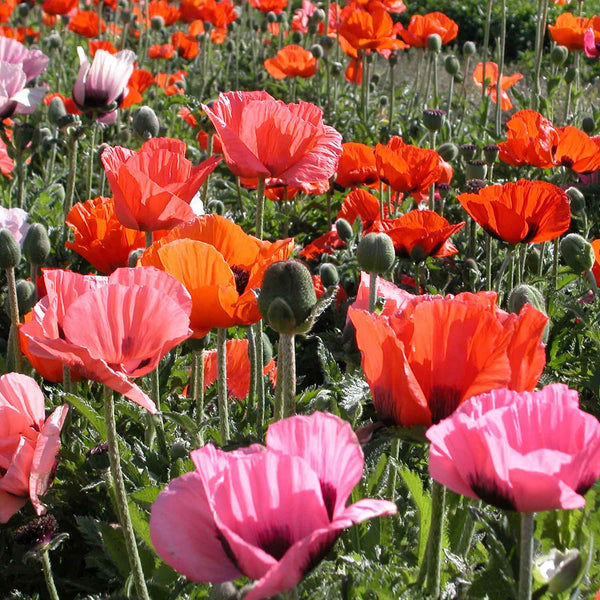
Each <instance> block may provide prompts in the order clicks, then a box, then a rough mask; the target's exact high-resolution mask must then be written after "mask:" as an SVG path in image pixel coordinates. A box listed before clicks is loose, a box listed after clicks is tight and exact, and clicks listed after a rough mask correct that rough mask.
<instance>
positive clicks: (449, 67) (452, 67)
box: [444, 55, 460, 75]
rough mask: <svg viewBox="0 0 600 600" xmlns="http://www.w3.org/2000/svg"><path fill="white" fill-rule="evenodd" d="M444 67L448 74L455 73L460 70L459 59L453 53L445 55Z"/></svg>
mask: <svg viewBox="0 0 600 600" xmlns="http://www.w3.org/2000/svg"><path fill="white" fill-rule="evenodd" d="M444 68H445V69H446V73H448V75H456V74H457V73H458V71H459V70H460V61H459V60H458V58H456V56H454V55H450V56H446V60H444Z"/></svg>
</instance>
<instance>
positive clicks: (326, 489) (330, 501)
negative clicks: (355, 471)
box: [320, 481, 337, 521]
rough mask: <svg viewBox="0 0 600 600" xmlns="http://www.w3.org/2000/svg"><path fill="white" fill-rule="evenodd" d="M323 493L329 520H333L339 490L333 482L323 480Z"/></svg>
mask: <svg viewBox="0 0 600 600" xmlns="http://www.w3.org/2000/svg"><path fill="white" fill-rule="evenodd" d="M320 483H321V493H322V494H323V502H324V504H325V508H326V509H327V516H328V517H329V520H330V521H332V520H333V509H334V508H335V501H336V500H337V490H336V489H335V487H334V486H333V485H331V483H329V482H327V481H321V482H320Z"/></svg>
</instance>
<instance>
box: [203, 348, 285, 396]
mask: <svg viewBox="0 0 600 600" xmlns="http://www.w3.org/2000/svg"><path fill="white" fill-rule="evenodd" d="M226 346H227V391H228V392H229V395H230V396H233V397H234V398H237V399H238V400H243V399H244V398H246V397H247V396H248V392H249V391H250V357H249V356H248V340H246V339H242V340H235V339H234V340H227V344H226ZM263 374H264V375H268V377H269V380H270V381H271V384H272V385H273V386H274V385H275V383H276V382H277V366H276V365H275V361H274V360H273V359H271V360H270V361H269V362H268V363H267V364H266V365H265V366H264V367H263ZM216 380H217V351H216V350H208V351H206V352H204V389H206V388H207V387H209V386H211V385H212V384H213V383H214V382H215V381H216Z"/></svg>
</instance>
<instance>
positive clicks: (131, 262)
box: [127, 248, 144, 269]
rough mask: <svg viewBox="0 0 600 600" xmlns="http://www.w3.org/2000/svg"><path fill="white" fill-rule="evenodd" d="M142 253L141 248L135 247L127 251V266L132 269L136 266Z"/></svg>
mask: <svg viewBox="0 0 600 600" xmlns="http://www.w3.org/2000/svg"><path fill="white" fill-rule="evenodd" d="M142 254H144V249H143V248H137V249H136V250H132V251H131V252H130V253H129V258H128V259H127V266H128V267H129V268H130V269H134V268H135V267H136V266H137V263H138V260H139V259H140V257H141V256H142Z"/></svg>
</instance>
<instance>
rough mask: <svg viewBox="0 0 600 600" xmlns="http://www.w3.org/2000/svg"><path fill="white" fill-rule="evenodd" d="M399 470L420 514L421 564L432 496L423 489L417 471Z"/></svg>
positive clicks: (425, 543)
mask: <svg viewBox="0 0 600 600" xmlns="http://www.w3.org/2000/svg"><path fill="white" fill-rule="evenodd" d="M398 472H399V473H400V476H401V477H402V479H403V480H404V483H405V484H406V487H407V488H408V491H409V492H410V495H411V498H412V499H413V502H414V503H415V505H416V507H417V511H418V514H419V546H418V548H417V558H418V562H419V564H421V563H422V561H423V558H424V557H425V548H426V547H427V537H428V535H429V527H430V525H431V497H430V496H428V495H427V494H426V493H425V491H424V490H423V482H422V481H421V479H420V477H419V476H418V475H417V474H416V473H413V472H412V471H409V470H408V469H400V470H399V471H398Z"/></svg>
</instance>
